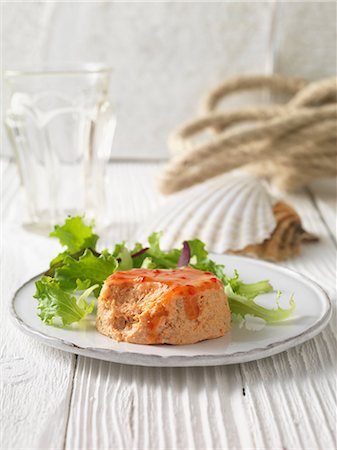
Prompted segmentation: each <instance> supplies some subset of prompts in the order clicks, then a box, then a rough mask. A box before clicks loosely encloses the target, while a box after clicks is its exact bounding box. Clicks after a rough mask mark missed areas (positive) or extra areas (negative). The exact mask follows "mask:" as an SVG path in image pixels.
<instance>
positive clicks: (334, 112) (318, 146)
mask: <svg viewBox="0 0 337 450" xmlns="http://www.w3.org/2000/svg"><path fill="white" fill-rule="evenodd" d="M262 87H268V88H270V89H272V90H273V91H276V90H280V91H288V92H291V93H292V94H295V95H294V96H293V97H292V99H291V100H290V101H289V102H288V103H286V104H284V105H277V104H272V105H270V106H258V107H251V106H250V107H244V108H241V109H237V110H233V111H227V112H218V111H215V110H214V109H215V108H216V106H217V105H218V104H219V102H220V101H221V100H222V99H223V98H224V97H225V96H227V95H229V94H232V93H234V92H237V91H240V90H242V89H256V88H262ZM336 97H337V84H336V79H335V78H334V79H328V80H323V81H319V82H314V83H308V82H307V81H305V80H300V79H294V78H288V77H283V76H280V75H273V76H250V77H249V76H245V77H238V78H235V79H232V80H229V81H227V82H225V83H222V84H221V85H220V86H218V87H217V88H216V89H214V90H212V91H211V92H210V93H209V95H208V97H207V98H206V100H205V101H204V103H203V109H204V111H206V113H205V115H204V116H203V117H200V118H198V119H196V120H194V121H192V122H190V123H188V124H186V125H185V126H183V127H182V128H180V129H179V130H177V131H176V132H175V133H174V134H173V135H172V136H171V138H170V141H169V145H170V147H171V149H172V150H173V152H174V154H175V156H174V157H173V159H172V160H171V161H170V163H169V164H168V165H167V167H166V168H165V170H164V171H163V173H162V175H161V177H160V180H159V186H160V189H161V191H162V192H163V193H167V194H168V193H172V192H175V191H178V190H181V189H185V188H187V187H189V186H191V185H193V184H195V183H199V182H201V181H204V180H206V179H208V178H211V177H214V176H216V175H219V174H221V173H223V172H227V171H229V170H232V169H234V168H237V167H241V166H245V168H247V170H250V171H252V172H254V173H255V174H257V175H259V176H263V177H265V178H267V179H270V180H271V181H272V182H274V183H275V184H276V185H277V186H278V187H279V188H281V189H283V190H285V191H289V190H290V191H291V190H294V189H298V188H299V187H302V186H304V185H305V184H307V183H308V182H309V181H310V180H311V179H314V178H318V177H322V176H331V175H336V174H337V168H336V134H337V133H336V128H337V127H336V125H337V122H336V119H337V101H336ZM247 123H248V124H249V126H247ZM243 125H244V126H243ZM210 129H211V130H213V134H212V135H211V136H210V137H209V138H208V141H207V142H206V143H201V144H198V143H194V142H193V141H192V138H195V137H196V136H198V134H199V133H202V132H205V131H209V130H210ZM214 132H215V134H214ZM304 160H305V172H304V170H303V161H304ZM266 162H268V163H267V164H266Z"/></svg>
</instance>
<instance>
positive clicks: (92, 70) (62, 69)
mask: <svg viewBox="0 0 337 450" xmlns="http://www.w3.org/2000/svg"><path fill="white" fill-rule="evenodd" d="M111 72H112V68H111V67H110V66H109V65H107V64H104V63H99V62H81V63H67V62H66V63H62V62H61V63H53V64H48V63H47V64H41V65H39V64H38V65H36V66H24V67H22V68H15V69H6V70H5V71H4V75H5V78H7V79H10V78H14V77H20V76H41V75H47V76H54V75H95V74H108V75H109V74H110V73H111Z"/></svg>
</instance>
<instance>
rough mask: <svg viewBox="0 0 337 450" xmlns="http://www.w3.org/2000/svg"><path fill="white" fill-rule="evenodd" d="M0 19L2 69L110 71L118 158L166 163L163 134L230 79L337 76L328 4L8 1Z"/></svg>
mask: <svg viewBox="0 0 337 450" xmlns="http://www.w3.org/2000/svg"><path fill="white" fill-rule="evenodd" d="M2 13H3V22H2V23H3V30H2V49H3V51H2V55H3V67H4V68H12V67H18V66H20V65H24V64H26V63H33V64H38V63H40V62H57V61H91V60H94V61H103V62H106V63H108V64H110V65H111V66H112V67H113V69H114V73H113V77H112V83H111V99H112V101H113V104H114V108H115V110H116V115H117V119H118V127H117V132H116V138H115V142H114V147H113V154H114V155H116V156H125V157H131V156H141V157H153V158H162V157H165V156H167V154H168V150H167V145H166V139H167V135H168V133H169V132H170V131H171V130H172V129H174V128H175V127H176V126H177V125H179V124H181V123H182V122H184V121H186V120H189V119H190V118H192V117H193V116H194V115H195V112H196V108H197V106H198V101H199V99H200V96H201V95H202V94H203V93H204V92H205V91H206V90H207V89H208V88H209V87H210V86H212V85H213V84H215V83H217V81H220V80H222V79H223V78H225V77H227V76H230V75H234V74H238V73H240V74H241V73H256V72H258V73H268V72H270V71H273V70H274V71H276V72H281V73H287V74H292V75H298V76H305V77H308V78H310V79H316V78H320V77H325V76H331V75H334V74H335V73H336V3H335V2H334V1H333V2H218V3H192V2H191V3H190V2H188V3H186V2H184V3H182V2H162V3H151V2H132V3H131V2H129V3H127V2H122V3H113V2H107V1H100V2H85V3H84V2H21V3H20V2H15V3H14V2H7V3H3V4H2ZM8 151H9V150H8V145H7V144H6V142H5V145H4V148H3V149H2V152H5V153H8Z"/></svg>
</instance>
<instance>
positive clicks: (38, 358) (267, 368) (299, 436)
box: [0, 160, 337, 450]
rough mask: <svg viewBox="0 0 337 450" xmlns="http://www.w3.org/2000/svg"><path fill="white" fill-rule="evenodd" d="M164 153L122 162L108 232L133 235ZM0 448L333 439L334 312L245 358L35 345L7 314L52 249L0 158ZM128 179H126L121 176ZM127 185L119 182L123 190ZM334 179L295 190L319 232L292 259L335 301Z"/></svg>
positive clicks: (148, 205) (278, 444)
mask: <svg viewBox="0 0 337 450" xmlns="http://www.w3.org/2000/svg"><path fill="white" fill-rule="evenodd" d="M158 167H159V166H158V165H157V164H150V163H140V164H135V163H118V164H117V163H116V164H113V165H111V167H110V168H109V170H110V177H109V179H110V189H109V192H110V193H111V195H110V214H111V216H112V217H113V220H114V224H113V226H111V229H110V231H109V234H107V235H106V236H105V238H104V240H105V243H106V244H110V245H112V243H113V242H114V241H116V240H121V239H123V238H128V237H130V238H132V233H133V232H134V229H135V224H136V223H138V222H140V221H141V220H143V219H144V217H145V216H146V215H147V214H148V212H149V211H150V210H152V209H154V208H155V207H156V205H158V203H159V202H160V201H161V199H160V198H159V196H158V195H157V194H156V193H155V191H154V190H153V185H154V184H153V183H154V176H155V174H156V172H157V171H158ZM0 173H1V180H2V197H1V207H2V223H3V229H2V255H1V258H2V260H1V275H2V277H1V279H2V282H1V309H2V311H1V317H2V320H1V360H0V367H1V381H2V391H1V409H0V412H1V429H2V434H1V443H0V447H1V448H2V449H6V450H7V449H17V450H19V449H20V450H21V449H27V450H28V449H67V450H74V449H88V450H89V449H125V450H129V449H136V450H143V449H259V450H260V449H266V450H270V449H280V450H281V449H287V450H290V449H294V450H295V449H305V450H308V449H315V450H316V449H317V450H323V449H324V450H327V449H335V448H336V356H337V355H336V315H335V314H334V317H333V319H332V321H331V323H330V324H329V325H328V327H327V328H326V329H325V330H324V332H323V333H321V334H320V335H319V336H317V337H316V338H315V339H313V340H311V341H309V342H307V343H306V344H303V345H301V346H299V347H296V348H294V349H292V350H290V351H287V352H284V353H282V354H280V355H277V356H274V357H271V358H267V359H265V360H261V361H257V362H251V363H248V364H241V365H233V366H228V367H214V368H213V367H208V368H181V369H175V368H173V369H164V368H144V367H132V366H122V365H118V364H113V363H106V362H102V361H96V360H93V359H88V358H84V357H76V356H73V355H69V354H66V353H62V352H60V351H57V350H53V349H51V348H48V347H47V346H44V345H42V344H39V343H38V342H37V341H34V340H33V339H31V338H29V337H27V336H25V335H23V334H21V333H20V332H19V331H18V330H16V329H15V328H14V327H13V326H12V324H11V323H10V320H9V316H8V311H7V305H8V302H9V300H10V298H11V296H12V295H13V293H14V291H15V290H16V288H17V287H18V286H19V285H20V284H21V283H23V282H24V281H25V280H26V279H28V278H29V277H31V276H32V275H34V274H36V273H38V272H40V271H41V270H43V269H44V268H45V267H46V265H47V263H48V261H49V259H50V258H51V256H52V255H53V254H54V253H55V252H56V251H57V249H56V247H57V246H56V244H55V243H54V242H53V241H52V240H50V239H47V238H44V237H41V236H36V235H33V234H30V233H28V232H25V231H23V230H22V229H21V227H20V223H19V220H20V211H21V209H22V208H21V202H20V196H19V183H18V179H17V175H16V171H15V167H14V165H13V164H11V163H9V162H7V161H5V160H2V161H1V172H0ZM125 180H128V182H127V183H125ZM121 185H122V186H123V189H121ZM334 187H335V183H334V182H333V181H332V182H330V183H328V185H327V182H325V183H316V184H314V185H312V187H311V188H310V190H306V191H303V192H302V193H299V194H296V195H290V196H288V198H287V199H288V200H289V201H290V202H291V203H292V204H293V205H294V206H295V207H296V208H297V210H298V211H299V212H300V214H301V216H302V218H303V221H304V225H305V227H306V228H307V229H308V230H309V231H312V232H314V233H316V234H318V235H319V237H320V242H319V243H318V244H313V245H308V246H306V248H305V249H304V251H303V254H302V255H301V256H300V257H298V258H296V259H294V260H292V261H289V262H287V263H286V265H287V266H288V267H291V268H293V269H295V270H298V271H300V272H302V273H304V274H305V275H307V276H309V277H311V278H312V279H314V280H316V281H317V282H318V283H319V284H321V285H322V286H323V287H324V288H325V289H326V290H327V292H328V294H329V295H330V297H331V298H332V299H333V300H334V301H335V300H336V239H335V235H334V233H335V228H336V214H335V210H334V205H335V201H336V197H335V196H334V194H335V193H334Z"/></svg>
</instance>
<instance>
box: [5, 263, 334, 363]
mask: <svg viewBox="0 0 337 450" xmlns="http://www.w3.org/2000/svg"><path fill="white" fill-rule="evenodd" d="M212 258H213V259H215V260H216V261H218V262H221V263H223V264H225V266H226V273H228V274H231V273H232V271H233V269H237V270H238V271H239V274H240V278H241V279H243V280H244V281H245V282H247V283H249V282H256V281H258V280H263V279H269V280H270V282H271V284H272V285H273V286H274V288H275V289H280V290H281V291H282V303H281V305H282V306H284V307H286V306H287V305H288V301H289V297H290V296H291V294H294V296H295V300H296V304H297V308H296V310H295V312H294V314H293V316H292V318H291V320H287V321H285V322H283V323H278V324H274V325H267V326H266V327H265V328H264V329H263V330H261V331H249V330H247V329H245V328H239V326H238V325H235V324H234V325H233V328H232V331H231V332H230V333H228V334H227V335H226V336H224V337H222V338H219V339H212V340H208V341H203V342H199V343H197V344H192V345H183V346H170V345H138V344H129V343H126V342H119V343H118V342H115V341H114V340H112V339H110V338H108V337H105V336H103V335H101V334H99V333H98V332H97V331H96V330H95V327H94V319H95V318H94V316H91V317H90V318H89V319H88V320H84V321H83V323H81V325H77V326H72V327H68V328H66V329H61V328H56V327H52V326H48V325H44V324H43V323H42V322H41V321H40V319H39V318H38V316H37V314H36V305H37V301H36V300H35V299H34V298H33V294H34V292H35V285H34V281H35V280H36V278H35V279H33V280H30V281H28V282H27V283H25V284H24V285H23V286H22V287H21V288H20V289H19V290H18V291H17V292H16V294H15V296H14V298H13V301H12V305H11V315H12V317H13V319H14V322H15V324H16V325H17V326H18V327H19V328H20V329H21V330H22V331H24V332H25V333H27V334H29V335H31V336H33V337H35V338H36V339H38V340H40V341H42V342H44V343H45V344H47V345H50V346H52V347H56V348H59V349H61V350H65V351H68V352H72V353H76V354H79V355H84V356H89V357H92V358H98V359H103V360H107V361H113V362H118V363H124V364H135V365H141V366H163V367H179V366H215V365H223V364H234V363H243V362H247V361H253V360H256V359H260V358H265V357H267V356H271V355H274V354H276V353H280V352H282V351H284V350H287V349H289V348H291V347H294V346H295V345H298V344H301V343H303V342H305V341H307V340H308V339H310V338H312V337H314V336H315V335H316V334H318V333H319V332H320V331H321V330H322V329H323V328H324V327H325V326H326V325H327V323H328V321H329V319H330V316H331V304H330V301H329V298H328V297H327V295H326V294H325V292H324V291H323V290H322V289H321V288H320V287H319V286H318V285H317V284H316V283H314V282H313V281H311V280H309V279H308V278H306V277H304V276H303V275H300V274H298V273H296V272H293V271H291V270H289V269H285V268H283V267H279V266H276V265H274V264H269V263H266V262H262V261H256V260H253V259H249V258H243V257H239V256H227V255H224V256H219V255H212ZM37 278H38V277H37ZM262 297H264V296H261V297H260V298H261V299H262ZM268 298H269V300H272V299H271V298H270V294H268ZM273 298H275V294H274V296H273Z"/></svg>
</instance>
